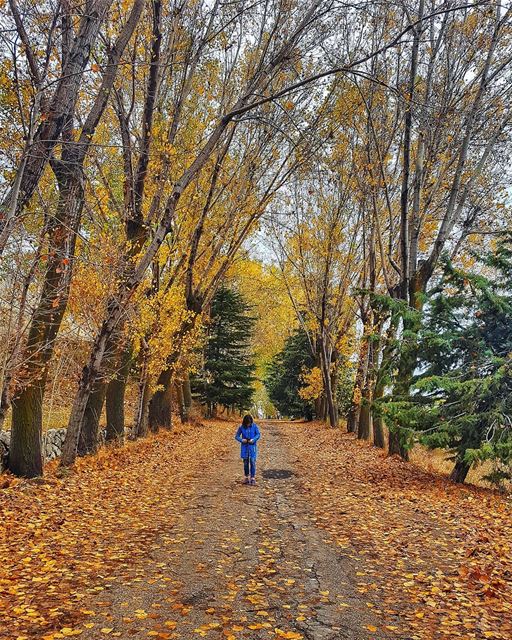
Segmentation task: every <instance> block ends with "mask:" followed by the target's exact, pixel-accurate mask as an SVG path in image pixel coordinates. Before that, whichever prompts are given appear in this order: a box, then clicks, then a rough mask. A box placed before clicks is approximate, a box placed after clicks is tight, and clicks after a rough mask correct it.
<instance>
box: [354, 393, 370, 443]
mask: <svg viewBox="0 0 512 640" xmlns="http://www.w3.org/2000/svg"><path fill="white" fill-rule="evenodd" d="M370 429H371V411H370V401H369V399H368V398H364V397H363V401H362V403H361V407H360V410H359V424H358V425H357V438H358V440H369V439H370Z"/></svg>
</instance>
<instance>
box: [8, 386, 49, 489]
mask: <svg viewBox="0 0 512 640" xmlns="http://www.w3.org/2000/svg"><path fill="white" fill-rule="evenodd" d="M43 393H44V381H39V384H38V383H37V381H35V382H33V383H32V384H30V385H27V386H26V387H25V389H24V390H23V392H22V393H21V394H20V395H19V396H18V398H17V399H16V403H15V405H14V407H13V423H12V431H11V446H10V451H9V470H10V471H11V472H12V473H14V474H15V475H17V476H22V477H25V478H35V477H37V476H41V475H43V451H42V429H41V425H42V419H43V413H42V408H43Z"/></svg>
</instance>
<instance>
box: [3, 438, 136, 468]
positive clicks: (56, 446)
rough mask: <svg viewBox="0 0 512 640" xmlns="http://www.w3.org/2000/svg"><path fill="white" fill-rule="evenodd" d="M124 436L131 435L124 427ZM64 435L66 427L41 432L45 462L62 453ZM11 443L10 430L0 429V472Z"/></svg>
mask: <svg viewBox="0 0 512 640" xmlns="http://www.w3.org/2000/svg"><path fill="white" fill-rule="evenodd" d="M124 432H125V438H130V437H131V429H125V430H124ZM65 437H66V429H65V428H62V429H48V431H46V432H45V433H43V456H44V460H45V462H48V461H49V460H55V458H58V457H59V456H60V454H61V453H62V445H63V443H64V438H65ZM100 442H101V444H103V443H104V442H105V431H104V430H102V431H100ZM10 445H11V432H10V431H0V473H2V471H5V469H6V467H7V458H8V456H9V447H10Z"/></svg>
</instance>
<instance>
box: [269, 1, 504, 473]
mask: <svg viewBox="0 0 512 640" xmlns="http://www.w3.org/2000/svg"><path fill="white" fill-rule="evenodd" d="M450 9H453V11H452V10H449V11H443V10H440V11H439V12H437V11H436V7H435V6H434V4H433V3H429V2H423V1H422V2H418V3H414V4H411V5H410V6H409V5H403V7H402V8H401V9H398V8H395V9H393V10H390V7H389V6H384V5H380V6H379V9H376V11H375V13H374V15H373V16H372V18H373V21H372V25H373V28H372V30H371V32H369V33H368V38H369V40H370V41H371V42H372V47H376V48H378V47H379V45H380V44H382V43H383V42H385V41H386V37H387V34H388V33H389V28H390V25H391V24H395V23H396V21H398V22H402V23H403V22H404V21H409V22H414V23H415V26H414V28H413V29H412V31H411V34H410V36H411V37H410V39H409V41H408V43H407V45H405V46H397V47H396V48H393V49H388V50H386V51H385V52H384V53H383V54H382V55H381V56H378V57H376V58H374V59H372V62H371V65H370V66H371V69H370V71H369V72H368V74H366V73H365V74H361V75H359V74H358V75H357V76H356V77H354V78H351V79H350V80H348V79H347V78H346V77H339V78H338V79H337V81H336V82H335V83H333V85H332V87H331V88H332V91H331V93H330V94H329V96H328V101H329V108H330V109H331V113H332V114H335V117H331V118H330V119H329V120H328V122H326V123H325V126H327V127H328V135H327V137H326V140H327V142H326V144H325V145H323V147H322V150H321V152H320V153H319V154H318V156H317V157H318V159H319V161H318V163H317V164H316V165H315V166H310V167H309V171H307V172H304V171H301V172H300V174H298V175H297V176H296V179H295V180H294V181H293V183H292V184H291V185H290V186H289V189H288V191H287V193H286V194H283V195H282V196H281V207H280V208H279V209H276V210H275V211H273V215H272V217H271V221H270V223H269V230H270V232H271V233H272V235H273V238H274V245H275V246H274V253H275V256H276V261H277V264H278V265H279V268H280V271H281V276H282V281H283V286H284V287H286V289H287V291H288V293H289V296H290V299H291V301H292V304H293V307H294V309H295V312H296V318H297V322H298V323H299V325H300V326H301V328H302V330H303V332H304V334H305V335H306V336H307V339H308V345H309V348H308V356H307V357H308V358H313V360H314V368H316V370H317V371H319V372H320V373H321V381H322V385H321V386H322V388H321V392H320V395H319V398H320V399H321V401H323V402H325V405H326V407H327V415H328V420H329V422H330V424H331V425H332V426H335V425H337V424H338V415H337V405H338V402H337V399H336V395H337V389H338V384H337V378H338V377H339V374H340V371H344V370H345V367H346V362H347V359H348V361H350V362H353V363H354V364H355V375H354V389H353V394H352V402H351V407H350V409H349V411H348V412H347V414H346V418H347V427H348V430H349V431H351V432H355V433H357V434H358V436H359V437H360V438H362V439H371V440H372V441H373V442H374V443H375V444H376V445H377V446H379V447H384V446H388V447H389V452H390V453H392V454H400V455H401V456H402V457H404V458H407V457H408V451H409V450H410V447H411V446H412V443H413V441H415V440H416V439H417V437H418V435H419V432H420V431H421V429H422V425H423V421H424V418H423V417H421V418H418V416H416V418H414V411H412V409H411V407H410V404H409V403H412V404H413V405H414V406H416V401H417V393H418V392H417V390H416V387H415V384H416V381H417V374H418V368H420V369H421V370H423V368H425V367H427V368H428V367H430V366H434V365H433V364H432V363H428V362H427V361H425V360H423V359H422V358H423V356H424V355H425V348H424V343H423V338H422V337H421V336H422V332H423V331H426V329H425V327H426V326H428V325H429V323H430V322H431V319H430V318H431V316H430V313H431V307H430V304H431V303H430V302H429V303H428V304H427V305H426V303H427V301H428V300H429V299H430V298H429V296H430V293H431V290H432V289H433V288H434V289H435V288H436V287H437V286H438V285H439V282H440V278H442V273H443V264H444V261H443V256H446V259H448V260H449V261H450V262H451V263H452V264H453V265H454V268H455V269H464V268H466V269H467V268H468V267H470V266H472V265H473V263H474V258H473V252H474V251H475V250H478V251H480V252H482V250H483V251H486V250H491V249H492V247H493V246H494V245H493V243H494V241H495V239H496V238H497V237H499V234H500V232H501V231H503V230H505V229H506V228H508V226H509V211H508V200H509V196H508V188H509V179H510V175H509V173H508V171H507V167H508V166H509V159H510V133H511V128H510V118H511V110H510V105H511V101H510V97H511V96H510V91H511V84H510V63H511V60H512V58H511V54H512V50H511V41H510V37H509V27H510V18H511V13H510V9H509V8H503V7H502V6H501V5H499V3H484V4H483V5H479V6H478V7H476V6H471V7H456V6H455V4H453V5H451V6H450ZM474 268H475V269H476V271H475V273H476V274H479V273H480V272H481V270H480V269H479V268H477V266H476V265H474ZM475 277H476V276H475ZM432 304H433V303H432ZM425 305H426V306H425ZM450 344H451V346H450V348H452V347H453V348H454V349H455V347H454V343H453V342H451V343H450ZM356 350H357V353H355V351H356ZM459 356H460V354H459V353H457V350H456V349H455V351H454V352H453V353H452V354H451V356H450V358H448V359H447V360H446V362H445V367H446V368H445V369H444V371H445V373H446V374H447V375H448V374H449V372H450V371H451V370H452V369H455V370H456V369H457V368H458V367H459V366H460V361H459V360H458V358H459ZM500 357H501V356H500ZM276 364H277V366H279V363H278V362H277V363H276ZM309 364H310V363H308V365H309ZM308 365H307V366H308ZM274 373H275V372H271V377H272V376H273V375H274ZM316 379H317V380H318V375H316ZM317 386H318V385H317ZM439 402H441V401H439ZM446 402H447V403H448V402H449V401H448V400H446ZM441 404H442V402H441ZM470 406H474V410H469V407H470ZM384 407H387V409H386V410H385V409H384ZM392 407H393V408H392ZM400 407H401V408H402V410H403V413H402V415H401V417H398V416H399V415H400V409H399V408H400ZM405 407H409V409H410V410H407V411H406V410H405ZM482 407H483V405H482V404H478V405H468V414H469V415H470V416H471V417H468V418H467V423H470V422H472V421H478V418H476V417H475V416H476V415H478V414H479V413H480V412H481V411H483V408H482ZM415 410H416V409H415ZM316 414H317V415H319V416H322V414H323V412H322V411H321V410H317V412H316ZM429 415H431V419H430V420H429V421H428V423H429V424H430V426H431V427H432V428H433V430H434V433H435V432H436V429H437V426H435V425H438V421H437V418H436V417H435V415H436V414H429ZM432 416H434V417H432ZM384 417H385V418H386V420H385V421H384V419H383V418H384ZM437 417H438V418H439V421H440V422H443V421H444V420H441V417H442V416H439V415H438V416H437ZM493 420H495V422H494V423H493V424H494V426H495V427H496V430H495V431H493V430H492V429H491V433H494V434H495V435H496V437H498V434H502V433H503V429H504V428H505V426H506V423H507V420H508V414H507V413H506V412H503V413H502V415H501V418H499V419H498V418H497V416H496V414H494V415H493ZM432 422H433V423H434V424H432ZM498 424H499V425H501V426H500V428H498V427H497V425H498ZM386 427H390V432H389V435H388V433H387V429H386ZM442 427H443V425H442V424H441V427H440V428H441V429H442ZM468 429H469V426H468ZM499 437H500V438H501V439H502V438H503V436H502V435H499ZM430 441H431V442H434V441H435V438H434V437H432V438H431V439H430ZM441 441H443V442H445V443H446V445H447V446H449V447H452V446H455V441H452V440H450V439H449V438H445V439H444V440H443V439H442V438H441V440H439V439H438V440H437V442H441ZM500 442H501V440H500ZM457 446H458V445H457ZM475 446H476V445H475V442H474V441H473V444H471V445H468V446H467V447H462V448H461V449H459V448H457V451H456V452H455V454H456V470H455V472H454V479H463V478H464V477H465V475H466V473H467V469H468V465H467V463H468V461H470V460H471V455H473V456H477V454H470V453H467V451H468V450H469V449H474V448H475ZM478 448H479V447H478V446H476V449H478ZM478 455H480V456H481V455H483V454H482V453H481V452H480V453H479V454H478ZM473 459H474V458H473Z"/></svg>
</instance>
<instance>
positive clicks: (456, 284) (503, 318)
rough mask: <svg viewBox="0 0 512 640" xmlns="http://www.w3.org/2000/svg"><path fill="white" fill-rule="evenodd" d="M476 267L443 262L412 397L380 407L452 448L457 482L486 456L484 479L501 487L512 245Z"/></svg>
mask: <svg viewBox="0 0 512 640" xmlns="http://www.w3.org/2000/svg"><path fill="white" fill-rule="evenodd" d="M480 262H481V267H482V268H481V269H480V270H479V273H467V272H464V271H462V270H459V269H456V268H455V267H454V266H453V265H452V264H450V263H447V264H446V265H445V270H444V274H443V277H442V280H441V282H440V284H439V286H438V287H437V288H436V290H435V291H434V292H433V293H432V295H431V296H430V299H429V302H428V305H427V311H426V317H425V319H424V322H423V326H422V328H421V329H420V331H419V335H418V339H419V350H418V353H419V354H420V357H419V361H418V366H417V370H416V375H415V379H414V384H413V387H412V390H411V395H410V398H409V400H408V401H403V402H391V403H388V405H387V406H386V407H385V412H386V415H387V418H388V420H391V421H392V422H394V423H395V425H397V424H398V425H399V426H402V427H409V428H413V429H417V430H420V431H421V430H423V432H424V435H423V437H422V438H421V440H422V441H423V442H424V443H425V444H427V445H428V446H430V447H444V448H447V449H449V450H450V451H452V453H453V458H454V460H455V467H454V469H453V472H452V476H451V477H452V479H453V480H455V481H456V482H463V481H464V480H465V478H466V476H467V474H468V471H469V469H470V468H471V465H472V464H473V463H476V462H479V461H483V460H487V459H490V460H493V461H494V462H495V469H494V471H493V472H492V473H491V474H490V475H489V476H488V479H490V480H491V481H495V482H499V481H500V480H503V479H505V478H510V465H511V463H512V357H511V356H512V288H511V283H512V241H511V240H510V239H507V240H506V241H503V242H501V243H500V245H499V246H498V249H497V250H496V252H495V253H493V254H492V255H490V256H488V257H486V258H484V259H482V260H481V261H480Z"/></svg>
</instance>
